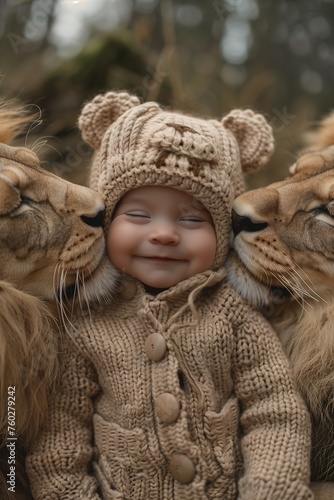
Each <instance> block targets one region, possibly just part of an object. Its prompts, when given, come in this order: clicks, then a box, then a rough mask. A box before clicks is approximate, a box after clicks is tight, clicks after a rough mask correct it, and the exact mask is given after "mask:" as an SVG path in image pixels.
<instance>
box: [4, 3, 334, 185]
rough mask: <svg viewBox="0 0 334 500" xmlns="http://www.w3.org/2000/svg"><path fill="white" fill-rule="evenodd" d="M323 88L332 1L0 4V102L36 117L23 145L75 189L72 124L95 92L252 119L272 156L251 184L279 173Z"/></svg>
mask: <svg viewBox="0 0 334 500" xmlns="http://www.w3.org/2000/svg"><path fill="white" fill-rule="evenodd" d="M333 88H334V1H333V0H0V97H3V98H5V99H9V98H17V99H19V100H20V101H21V102H22V103H23V105H30V108H31V109H32V110H33V111H35V112H37V113H38V117H37V118H36V121H35V122H34V124H33V125H32V126H31V127H30V130H29V132H28V134H27V135H26V136H25V137H24V143H25V144H26V145H27V146H29V147H33V149H35V150H36V152H37V153H38V154H39V155H40V156H41V157H42V159H43V165H44V167H45V168H47V169H49V170H51V171H53V172H54V173H56V174H58V175H61V176H62V177H64V178H67V179H69V180H72V181H73V182H77V183H81V184H85V183H86V182H87V165H88V163H89V159H90V156H91V150H90V148H89V147H88V146H87V145H86V144H85V143H84V142H83V141H82V139H81V137H80V134H79V132H78V130H77V128H76V123H77V119H78V115H79V113H80V109H81V108H82V106H83V104H84V103H85V102H86V101H87V100H89V99H91V98H92V97H93V96H94V95H96V94H97V93H100V92H104V91H106V90H109V89H125V90H128V91H129V92H132V93H135V94H137V95H138V96H139V97H140V98H141V100H142V101H148V100H157V101H159V102H160V103H161V104H163V105H164V106H171V107H173V108H177V109H179V110H181V111H185V112H191V113H195V114H198V115H204V116H206V117H215V118H218V119H219V118H221V117H222V116H223V115H224V114H225V113H227V112H228V111H229V110H231V109H233V108H247V107H250V108H252V109H254V110H257V111H259V112H262V113H264V114H265V116H266V117H267V119H268V121H269V123H270V124H271V125H272V127H273V130H274V135H275V143H276V150H275V154H274V156H273V159H272V160H271V162H270V163H269V165H268V166H267V167H266V168H265V169H264V170H263V171H261V172H260V173H258V174H255V175H254V176H252V177H250V178H249V179H248V186H249V187H256V186H260V185H264V184H267V183H269V182H271V181H273V180H277V179H281V178H283V177H285V176H286V175H287V171H288V166H289V165H290V164H292V163H293V161H294V160H295V158H296V156H297V155H298V153H299V151H300V150H301V148H303V147H304V138H305V134H306V132H308V131H309V130H310V129H312V128H313V127H315V126H316V125H317V123H318V121H319V120H320V119H321V118H322V117H323V116H324V115H326V114H328V113H329V112H330V111H331V110H332V109H333V108H334V102H333V100H334V95H333V94H334V93H333Z"/></svg>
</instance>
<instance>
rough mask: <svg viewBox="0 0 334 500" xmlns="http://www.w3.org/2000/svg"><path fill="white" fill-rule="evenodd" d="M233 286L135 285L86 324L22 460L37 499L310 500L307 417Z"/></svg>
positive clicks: (277, 353) (259, 321)
mask: <svg viewBox="0 0 334 500" xmlns="http://www.w3.org/2000/svg"><path fill="white" fill-rule="evenodd" d="M224 277H225V272H224V271H223V270H219V271H217V272H214V271H207V272H205V273H201V274H199V275H196V276H194V277H191V278H189V279H187V280H184V281H182V282H180V283H179V284H177V285H175V286H173V287H171V288H170V289H168V290H166V291H163V292H161V293H159V294H158V295H157V296H155V297H154V296H152V295H149V294H148V293H146V292H145V290H144V287H143V285H142V284H141V283H139V282H138V281H136V280H132V281H130V282H129V283H128V286H127V287H126V288H124V289H123V292H122V293H121V294H120V296H119V297H118V298H117V299H116V303H114V304H113V305H112V306H111V307H110V308H107V307H104V308H101V307H100V308H96V309H93V310H92V311H91V312H90V314H87V315H83V316H82V317H81V318H79V319H78V321H77V323H76V324H75V327H76V328H75V332H73V334H72V340H70V341H69V340H68V341H67V343H66V342H65V343H64V345H63V350H62V356H61V357H62V359H63V373H62V376H61V382H60V387H59V390H58V393H57V394H56V397H55V398H53V400H52V402H51V409H50V413H49V416H48V422H47V424H46V427H45V429H44V430H43V432H41V435H40V439H39V441H38V442H37V443H36V445H35V448H34V450H33V451H32V453H31V455H30V456H29V457H28V459H27V470H28V473H29V476H30V480H31V487H32V491H33V494H34V496H35V498H36V499H37V500H38V499H47V500H51V499H69V500H75V499H78V500H79V499H80V500H81V499H82V500H83V499H84V500H93V499H94V500H96V499H101V498H103V499H106V500H114V499H118V500H120V499H122V500H174V499H175V500H206V499H207V500H209V499H210V500H211V499H212V500H213V499H215V500H218V499H221V500H229V499H235V498H239V499H244V500H255V499H256V500H270V499H272V500H279V499H281V500H289V499H291V500H299V499H312V498H313V495H312V493H311V492H310V490H309V489H308V487H307V483H308V479H309V448H310V425H309V418H308V414H307V412H306V409H305V407H304V405H303V403H302V401H301V400H300V398H299V396H298V395H297V394H296V392H295V388H294V386H293V384H292V382H291V379H290V374H289V369H288V366H287V361H286V359H285V357H284V355H283V353H282V349H281V346H280V343H279V341H278V340H277V338H276V336H275V334H274V333H273V332H272V331H271V329H270V327H269V326H268V324H267V323H266V321H265V319H263V318H262V317H261V315H259V314H258V313H257V312H255V311H254V310H252V309H251V308H250V307H249V306H247V305H245V304H244V303H243V302H242V301H241V299H240V298H239V297H238V296H237V295H236V293H235V292H234V291H233V290H232V289H231V288H229V286H228V285H227V284H225V282H224ZM194 288H196V292H194V293H193V301H194V302H193V303H194V305H195V307H196V310H197V313H198V316H196V314H195V313H194V312H192V311H191V307H190V306H189V304H188V296H189V292H190V291H191V290H194Z"/></svg>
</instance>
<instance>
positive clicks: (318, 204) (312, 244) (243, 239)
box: [233, 147, 334, 298]
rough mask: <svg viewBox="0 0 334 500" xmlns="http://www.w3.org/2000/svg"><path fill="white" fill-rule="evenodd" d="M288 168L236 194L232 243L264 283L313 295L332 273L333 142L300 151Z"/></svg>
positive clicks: (322, 288) (299, 294) (327, 284)
mask: <svg viewBox="0 0 334 500" xmlns="http://www.w3.org/2000/svg"><path fill="white" fill-rule="evenodd" d="M290 174H291V177H289V178H288V179H286V180H284V181H282V182H276V183H274V184H271V185H269V186H267V187H265V188H260V189H256V190H253V191H249V192H246V193H244V194H242V195H241V196H239V197H238V198H237V199H236V200H235V202H234V205H233V226H234V234H235V240H234V248H235V250H236V252H237V254H238V256H239V258H240V259H241V261H242V263H243V264H244V266H245V273H247V271H249V272H250V273H251V275H253V276H254V277H255V279H256V280H258V281H259V282H260V283H261V284H263V285H264V287H266V288H268V287H273V288H272V290H274V291H275V290H278V289H281V290H283V289H285V290H288V291H289V292H290V293H291V294H292V295H294V296H295V297H297V298H298V297H299V298H301V297H306V296H313V297H314V296H315V294H316V293H321V294H323V292H325V293H326V289H328V290H330V289H331V288H332V280H333V276H334V258H333V256H334V252H333V248H334V147H329V148H326V149H324V150H321V151H317V152H313V153H308V154H305V155H303V156H302V157H301V158H300V159H299V160H298V161H297V162H296V163H295V164H294V165H293V166H292V167H291V169H290ZM239 278H240V277H239ZM247 279H249V277H248V278H247ZM239 288H240V287H239ZM249 293H251V292H249ZM281 293H282V292H281ZM244 295H245V294H244Z"/></svg>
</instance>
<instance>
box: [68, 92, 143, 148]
mask: <svg viewBox="0 0 334 500" xmlns="http://www.w3.org/2000/svg"><path fill="white" fill-rule="evenodd" d="M139 104H140V101H139V99H138V97H136V96H133V95H130V94H128V93H127V92H107V93H106V94H99V95H97V96H96V97H95V98H94V99H93V100H92V101H91V102H89V103H88V104H86V105H85V106H84V108H83V110H82V112H81V115H80V117H79V122H78V125H79V129H80V130H81V132H82V137H83V139H84V140H85V141H86V142H87V143H88V144H90V145H91V146H92V147H93V148H95V149H97V148H98V147H99V146H100V144H101V141H102V138H103V136H104V134H105V132H106V131H107V129H108V128H109V127H110V125H111V124H112V123H113V122H115V121H116V120H117V119H118V118H119V117H120V116H122V115H123V113H125V112H126V111H128V110H129V109H131V108H133V107H135V106H138V105H139Z"/></svg>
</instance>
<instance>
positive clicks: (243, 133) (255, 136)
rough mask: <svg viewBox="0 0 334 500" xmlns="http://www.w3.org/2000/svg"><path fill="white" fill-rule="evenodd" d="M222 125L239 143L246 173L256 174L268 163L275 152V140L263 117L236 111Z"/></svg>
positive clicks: (248, 112) (249, 110)
mask: <svg viewBox="0 0 334 500" xmlns="http://www.w3.org/2000/svg"><path fill="white" fill-rule="evenodd" d="M222 124H223V125H224V127H225V128H227V129H228V130H230V131H231V132H232V133H233V135H234V136H235V137H236V139H237V141H238V145H239V149H240V160H241V167H242V170H243V171H244V172H255V171H256V170H258V169H259V168H261V167H262V166H263V165H264V164H265V163H266V162H267V161H268V159H269V158H270V156H271V154H272V152H273V150H274V138H273V131H272V128H271V126H270V125H269V124H268V123H267V121H266V119H265V118H264V116H263V115H260V114H256V113H254V112H253V111H252V110H251V109H247V110H239V109H235V110H233V111H231V112H230V113H229V114H228V115H226V116H225V117H224V118H223V119H222Z"/></svg>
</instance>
